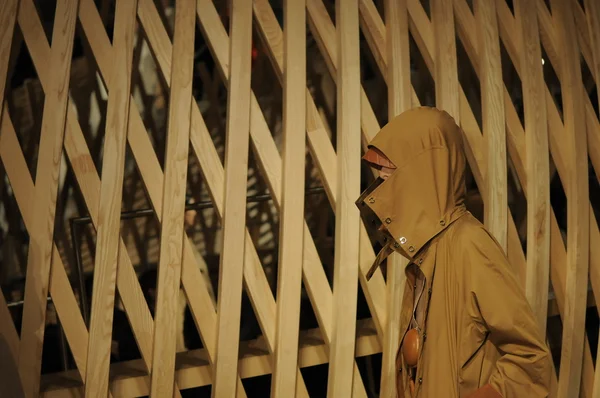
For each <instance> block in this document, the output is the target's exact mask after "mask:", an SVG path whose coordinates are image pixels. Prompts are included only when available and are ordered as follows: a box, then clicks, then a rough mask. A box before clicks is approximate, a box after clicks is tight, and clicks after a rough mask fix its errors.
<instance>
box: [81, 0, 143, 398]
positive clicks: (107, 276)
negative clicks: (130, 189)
mask: <svg viewBox="0 0 600 398" xmlns="http://www.w3.org/2000/svg"><path fill="white" fill-rule="evenodd" d="M136 11H137V0H132V1H127V2H123V1H121V2H118V3H117V6H116V14H115V32H114V38H113V43H114V50H113V51H114V52H113V57H112V60H113V70H114V72H113V75H112V76H111V79H110V80H108V81H107V84H108V107H107V111H106V113H107V114H106V120H107V122H106V131H105V138H104V157H103V159H102V181H101V183H100V201H99V206H98V219H99V221H98V223H97V240H96V259H95V262H94V286H93V291H92V313H91V318H90V336H89V342H88V354H87V367H86V377H85V396H86V398H88V397H106V396H107V394H108V381H109V380H108V377H109V366H110V350H111V336H112V323H113V313H114V305H115V283H116V275H117V262H118V261H117V260H118V257H119V241H120V236H121V234H120V229H121V201H122V198H123V194H122V193H123V173H124V167H125V144H126V142H127V123H128V120H129V104H130V98H131V95H130V90H131V69H132V62H133V39H134V37H133V36H134V29H135V22H136Z"/></svg>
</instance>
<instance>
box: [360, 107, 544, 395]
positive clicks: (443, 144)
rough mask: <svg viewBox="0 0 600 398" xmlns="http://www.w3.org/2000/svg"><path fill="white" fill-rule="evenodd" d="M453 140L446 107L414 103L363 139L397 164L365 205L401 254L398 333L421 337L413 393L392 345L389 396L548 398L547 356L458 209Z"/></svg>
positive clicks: (459, 163) (478, 228)
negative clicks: (393, 374)
mask: <svg viewBox="0 0 600 398" xmlns="http://www.w3.org/2000/svg"><path fill="white" fill-rule="evenodd" d="M462 142H463V141H462V131H461V130H460V128H459V127H458V126H457V125H456V124H455V122H454V120H453V119H452V118H451V117H450V116H449V115H448V114H447V113H446V112H441V111H439V110H436V109H433V108H425V107H423V108H417V109H413V110H410V111H407V112H405V113H403V114H401V115H399V116H398V117H396V118H394V119H393V120H392V121H391V122H390V123H388V124H387V125H386V126H385V127H384V128H383V129H382V130H381V131H380V132H379V133H378V134H377V136H376V137H375V138H374V139H373V141H372V142H371V143H370V145H371V146H372V147H375V148H377V149H378V150H379V151H380V152H381V153H383V154H384V155H385V156H386V157H388V158H389V160H390V161H391V162H392V163H393V164H394V165H396V167H397V169H396V170H395V171H394V172H393V173H392V175H390V176H389V177H388V178H387V179H386V180H385V181H383V182H382V183H381V184H380V185H379V186H378V187H377V188H375V189H374V190H373V191H372V192H371V193H369V194H367V195H366V197H365V198H364V205H366V206H368V207H369V210H370V211H372V212H374V213H375V214H376V216H377V217H378V218H379V221H380V222H381V224H382V225H384V226H385V228H386V229H387V231H389V234H390V235H391V236H390V239H393V245H390V247H395V249H396V250H397V251H399V252H400V253H401V254H402V255H403V256H405V257H406V258H408V259H409V265H408V266H407V268H406V273H407V284H406V288H405V290H404V298H403V304H402V314H401V321H400V322H401V324H400V327H401V331H402V333H401V335H402V336H404V334H405V333H406V332H407V331H408V330H409V328H412V327H415V326H414V325H415V324H417V326H418V327H419V329H420V335H421V337H422V340H421V341H422V344H421V349H420V356H419V361H418V364H417V368H416V369H413V371H414V372H415V377H414V380H415V391H414V395H413V394H411V391H410V390H411V380H410V379H409V377H408V370H407V369H406V363H405V361H404V358H403V356H402V354H401V353H400V352H401V350H402V348H401V349H400V351H399V355H398V356H397V359H396V363H397V372H398V373H397V374H398V378H397V386H398V396H399V397H403V398H407V397H411V396H414V397H431V398H437V397H447V398H454V397H469V396H470V395H471V394H475V395H472V396H474V397H494V398H497V397H503V398H512V397H528V398H534V397H547V396H548V390H549V385H550V376H551V372H552V366H551V362H550V361H551V359H550V356H549V352H548V349H547V347H546V345H545V343H544V341H543V338H542V334H541V333H540V331H539V330H538V327H537V325H536V323H535V320H534V317H533V314H532V311H531V308H530V306H529V304H528V303H527V301H526V299H525V296H524V293H523V292H522V291H521V288H520V285H519V283H517V280H516V279H515V276H514V275H513V273H512V270H511V267H510V266H509V264H508V262H507V259H506V257H505V255H504V253H503V251H502V250H501V248H500V247H499V245H498V244H497V242H496V241H495V240H494V238H493V237H492V236H491V235H490V234H489V233H488V232H487V231H486V229H485V228H484V227H483V225H481V223H479V221H478V220H477V219H475V218H474V217H473V216H472V215H471V214H470V213H469V212H468V211H467V210H466V208H465V205H464V201H465V180H464V172H465V157H464V153H463V147H462V145H463V144H462ZM361 205H362V204H361ZM359 207H360V205H359ZM361 212H362V211H361ZM423 279H424V281H425V289H424V290H425V294H419V295H418V296H417V295H416V294H415V292H414V289H415V281H421V280H423ZM415 301H416V302H415ZM415 309H416V311H415V317H413V314H412V313H413V310H415Z"/></svg>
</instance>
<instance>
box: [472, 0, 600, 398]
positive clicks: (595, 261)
mask: <svg viewBox="0 0 600 398" xmlns="http://www.w3.org/2000/svg"><path fill="white" fill-rule="evenodd" d="M497 6H498V15H499V18H500V23H501V25H504V28H503V29H501V36H502V40H503V41H504V43H505V46H506V48H507V49H511V48H512V49H516V43H517V42H518V38H517V37H515V34H514V31H513V30H511V27H512V25H513V23H514V22H513V18H512V15H511V14H510V10H509V9H508V6H507V5H506V4H505V3H504V2H498V3H497ZM549 18H550V16H549V13H548V9H547V8H546V7H545V5H544V7H543V8H541V7H539V4H538V21H539V27H540V32H541V34H540V37H541V39H542V42H543V44H544V47H545V48H546V51H547V54H549V57H550V60H551V62H552V63H553V66H554V67H555V69H557V67H556V65H559V59H558V57H556V56H555V54H556V50H555V47H556V44H555V40H556V37H555V35H554V33H553V32H554V31H553V29H552V24H551V22H550V23H548V20H549ZM550 21H551V20H550ZM467 24H468V22H467ZM508 52H509V55H510V57H511V58H512V59H513V61H514V60H515V59H518V54H516V53H515V52H514V51H513V50H509V51H508ZM552 54H554V55H552ZM515 66H516V69H517V73H519V74H522V71H521V70H520V67H519V64H518V63H515ZM559 67H560V66H559ZM545 101H546V109H547V116H548V129H549V145H550V152H551V154H552V157H553V160H554V163H555V164H556V166H557V171H558V173H559V176H560V178H561V180H562V181H567V179H568V163H567V162H568V155H567V153H566V151H567V147H568V145H569V144H568V141H566V139H567V135H566V134H565V132H564V129H563V125H562V120H561V116H560V113H559V111H558V108H557V107H556V103H555V101H554V99H553V97H552V95H551V93H550V91H549V89H548V87H546V89H545ZM584 101H585V102H586V106H585V109H586V112H585V113H586V123H587V131H588V134H587V136H588V149H589V155H590V159H592V164H595V163H594V155H595V154H594V151H595V150H597V153H596V154H597V155H600V146H598V145H596V146H594V143H595V140H597V139H598V137H597V136H598V134H597V132H598V131H600V126H599V125H598V120H597V119H596V116H595V113H594V110H593V109H592V106H591V103H590V102H589V99H588V98H587V96H584ZM511 120H512V121H514V122H511ZM507 125H508V126H509V131H510V130H512V129H513V128H512V127H510V126H511V125H513V126H517V127H518V126H519V125H520V124H519V123H518V116H516V112H515V113H514V117H512V118H510V117H509V118H508V119H507ZM514 130H515V131H516V130H517V128H515V129H514ZM513 134H517V136H516V137H515V138H514V139H513V138H512V136H513ZM519 135H520V134H519V133H518V132H515V133H511V134H509V138H510V139H509V147H510V146H514V147H515V148H516V149H519V148H521V145H520V144H517V143H516V142H515V141H517V140H518V137H519ZM511 142H515V143H514V144H511ZM512 157H513V160H519V158H521V159H522V158H524V157H525V155H524V154H521V155H520V156H518V157H517V156H512ZM599 160H600V159H599ZM515 164H517V165H519V164H520V162H515ZM596 169H597V170H598V169H600V168H596ZM517 170H519V168H517ZM519 178H520V179H521V181H524V179H523V178H524V177H519ZM591 212H592V209H591V204H590V214H592V213H591ZM589 231H590V232H589V234H590V242H591V244H590V282H591V285H592V290H593V291H594V295H595V296H596V297H598V296H599V294H597V293H598V292H600V250H599V245H600V232H599V230H598V224H597V223H595V222H593V220H592V219H590V223H589ZM555 235H556V236H555ZM550 246H551V251H552V254H551V256H550V260H551V280H552V284H553V287H554V290H555V293H556V297H557V302H558V305H559V310H560V311H561V314H564V312H563V311H564V305H565V281H566V267H564V264H565V263H566V261H567V260H566V251H565V246H564V242H562V238H561V237H560V230H559V228H558V224H557V223H556V218H555V217H554V215H553V212H551V244H550ZM593 378H594V364H593V362H592V356H591V352H590V347H589V343H588V340H587V339H584V356H583V374H582V380H581V387H582V388H581V393H582V396H586V397H587V396H592V388H593V386H592V384H593Z"/></svg>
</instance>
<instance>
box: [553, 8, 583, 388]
mask: <svg viewBox="0 0 600 398" xmlns="http://www.w3.org/2000/svg"><path fill="white" fill-rule="evenodd" d="M551 4H552V10H553V14H554V15H553V20H554V23H555V24H556V37H557V39H558V43H559V45H558V46H557V48H558V51H559V54H560V60H561V61H560V62H561V67H560V68H561V75H560V76H561V79H560V80H561V91H562V99H563V101H562V102H563V119H564V122H565V129H566V130H567V131H568V132H569V136H570V137H569V138H570V145H569V152H568V160H567V162H568V164H569V166H570V167H569V175H568V184H567V186H566V187H565V188H566V189H565V193H566V195H567V214H568V217H567V280H566V305H565V314H564V317H563V339H562V351H561V366H560V374H559V378H558V396H560V397H573V396H577V395H578V394H579V386H580V379H581V369H582V356H583V343H584V338H585V299H586V297H585V294H582V291H584V292H585V290H582V289H581V286H587V283H588V266H589V222H590V219H589V215H590V214H589V206H588V201H589V196H588V195H589V189H588V167H587V162H588V156H587V143H586V141H587V138H586V134H585V131H586V125H585V113H584V112H585V110H584V107H583V105H584V103H583V95H584V93H583V91H582V90H581V88H582V86H581V67H580V64H579V57H580V54H579V46H578V44H577V38H576V37H575V32H576V31H575V29H576V27H575V20H574V18H573V11H572V7H571V5H572V4H571V2H564V1H557V0H552V2H551Z"/></svg>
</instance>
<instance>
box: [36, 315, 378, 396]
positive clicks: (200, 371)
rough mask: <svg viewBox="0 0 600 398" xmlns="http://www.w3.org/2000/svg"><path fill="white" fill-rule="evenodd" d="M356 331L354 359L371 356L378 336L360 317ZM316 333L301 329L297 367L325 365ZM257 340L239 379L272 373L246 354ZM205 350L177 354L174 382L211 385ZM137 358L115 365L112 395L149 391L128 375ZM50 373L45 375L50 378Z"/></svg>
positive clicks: (266, 361) (64, 390) (59, 389)
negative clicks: (178, 355)
mask: <svg viewBox="0 0 600 398" xmlns="http://www.w3.org/2000/svg"><path fill="white" fill-rule="evenodd" d="M358 324H359V331H358V333H357V337H356V352H355V355H356V357H357V358H359V357H365V356H368V355H374V354H378V353H380V352H381V345H380V344H379V339H378V338H377V335H376V334H375V331H374V328H373V323H372V319H363V320H360V321H358ZM319 334H320V332H319V330H315V329H312V330H308V331H302V332H301V335H300V347H299V353H298V366H300V367H303V368H304V367H310V366H316V365H322V364H326V363H327V362H328V355H327V347H326V345H325V343H323V342H320V341H316V340H315V339H318V336H319ZM256 343H257V341H256V340H255V341H251V342H247V343H244V348H243V350H244V355H243V356H242V358H240V360H239V365H238V368H239V370H240V375H241V376H242V377H243V378H250V377H257V376H264V375H268V374H271V373H272V370H273V367H272V362H271V355H270V354H268V353H265V352H260V351H258V352H256V351H254V352H252V353H247V351H248V350H249V348H250V347H251V346H254V345H255V344H256ZM206 358H207V352H206V350H204V349H201V350H193V351H189V352H187V353H184V354H181V359H182V361H181V363H185V365H182V366H179V367H178V368H177V373H176V377H177V383H178V385H179V386H181V387H182V388H195V387H202V386H206V385H209V384H211V380H212V375H211V373H212V372H211V369H210V365H209V364H207V363H206V362H207V361H206ZM138 362H139V361H130V362H129V363H127V364H125V365H126V368H125V369H123V367H121V366H120V368H121V369H123V370H124V371H125V372H128V373H126V374H123V372H121V374H117V369H116V368H117V366H115V378H114V379H113V381H112V382H111V389H112V390H113V391H114V392H115V395H116V396H119V397H121V396H126V397H127V396H136V397H139V396H146V395H148V394H149V393H150V390H149V388H148V386H147V385H145V383H144V376H140V375H137V374H131V373H132V372H131V370H132V369H137V368H138V367H139V365H140V364H139V363H138ZM53 376H54V375H50V376H49V377H53ZM57 376H59V377H64V378H66V379H69V378H70V377H69V376H71V377H72V374H71V373H69V372H65V373H60V374H58V375H57ZM42 396H43V397H44V398H60V397H71V398H72V397H80V396H82V395H81V389H80V388H79V387H72V386H66V385H60V384H55V385H52V386H49V388H48V389H47V390H46V391H44V393H43V395H42Z"/></svg>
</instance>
